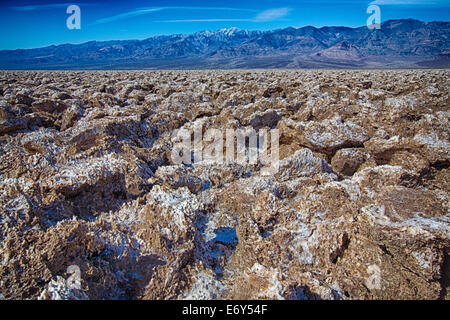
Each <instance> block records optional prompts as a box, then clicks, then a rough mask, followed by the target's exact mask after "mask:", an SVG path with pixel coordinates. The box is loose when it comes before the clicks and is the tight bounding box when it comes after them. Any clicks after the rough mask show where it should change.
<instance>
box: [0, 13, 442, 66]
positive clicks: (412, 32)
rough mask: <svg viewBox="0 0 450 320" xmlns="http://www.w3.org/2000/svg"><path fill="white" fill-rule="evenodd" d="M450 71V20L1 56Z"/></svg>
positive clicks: (90, 62) (33, 61) (71, 61)
mask: <svg viewBox="0 0 450 320" xmlns="http://www.w3.org/2000/svg"><path fill="white" fill-rule="evenodd" d="M422 67H426V68H430V67H431V68H448V67H450V22H439V21H435V22H421V21H418V20H413V19H405V20H389V21H386V22H384V23H382V25H381V29H379V30H377V29H374V30H370V29H368V28H367V27H360V28H348V27H322V28H316V27H312V26H307V27H303V28H294V27H289V28H285V29H278V30H271V31H249V30H241V29H237V28H228V29H221V30H217V31H201V32H197V33H194V34H189V35H183V34H176V35H168V36H157V37H151V38H148V39H145V40H121V41H102V42H98V41H91V42H86V43H83V44H76V45H72V44H63V45H58V46H55V45H53V46H49V47H44V48H37V49H26V50H25V49H18V50H3V51H0V69H213V68H214V69H233V68H249V69H250V68H422Z"/></svg>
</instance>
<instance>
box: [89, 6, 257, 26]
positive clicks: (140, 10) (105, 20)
mask: <svg viewBox="0 0 450 320" xmlns="http://www.w3.org/2000/svg"><path fill="white" fill-rule="evenodd" d="M163 10H202V11H205V10H209V11H214V10H215V11H240V12H258V10H255V9H246V8H227V7H182V6H178V7H151V8H138V9H135V10H132V11H128V12H125V13H121V14H118V15H115V16H110V17H106V18H102V19H99V20H96V21H95V22H94V23H92V24H93V25H96V24H103V23H109V22H113V21H118V20H123V19H127V18H130V17H136V16H141V15H144V14H148V13H152V12H157V11H163ZM222 20H223V19H222ZM169 21H170V22H181V21H182V20H165V22H169ZM186 21H188V20H186ZM194 21H195V22H196V21H197V20H195V19H194V20H192V22H194Z"/></svg>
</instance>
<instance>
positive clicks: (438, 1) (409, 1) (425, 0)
mask: <svg viewBox="0 0 450 320" xmlns="http://www.w3.org/2000/svg"><path fill="white" fill-rule="evenodd" d="M370 4H375V5H380V6H381V5H396V6H401V5H404V6H414V5H420V6H423V5H426V6H443V7H449V6H450V4H449V2H448V0H375V1H372V2H371V3H370Z"/></svg>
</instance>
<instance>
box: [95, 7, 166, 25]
mask: <svg viewBox="0 0 450 320" xmlns="http://www.w3.org/2000/svg"><path fill="white" fill-rule="evenodd" d="M161 10H164V8H148V9H137V10H134V11H129V12H125V13H121V14H118V15H115V16H111V17H107V18H103V19H99V20H96V21H95V22H94V23H92V24H93V25H96V24H103V23H108V22H113V21H118V20H123V19H127V18H131V17H137V16H141V15H143V14H147V13H151V12H157V11H161Z"/></svg>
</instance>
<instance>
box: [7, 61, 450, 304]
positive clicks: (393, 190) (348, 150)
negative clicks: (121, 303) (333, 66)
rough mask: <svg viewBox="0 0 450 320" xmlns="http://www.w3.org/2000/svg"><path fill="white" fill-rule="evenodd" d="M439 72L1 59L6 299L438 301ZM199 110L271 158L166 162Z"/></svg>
mask: <svg viewBox="0 0 450 320" xmlns="http://www.w3.org/2000/svg"><path fill="white" fill-rule="evenodd" d="M449 75H450V73H449V71H448V70H433V71H421V70H415V71H201V72H200V71H198V72H196V71H180V72H176V71H167V72H153V71H152V72H150V71H149V72H122V71H121V72H0V208H1V212H0V241H1V242H0V244H1V245H0V261H1V264H0V293H1V297H2V298H4V299H13V298H21V299H24V298H27V299H449V298H450V293H449V286H450V279H449V276H450V260H449V250H450V215H449V192H450V188H449V181H450V171H449V162H450V161H449V143H450V142H449V141H450V132H449V128H450V126H449V118H450V110H449V102H450V101H449ZM194 123H202V125H203V128H204V130H206V129H208V128H216V129H222V130H224V129H227V128H229V129H233V128H244V127H253V128H255V129H257V130H259V129H274V128H276V129H279V130H280V158H281V159H280V160H281V162H280V170H279V172H278V173H277V174H275V175H273V176H264V175H262V174H261V166H258V165H247V166H242V165H238V164H234V163H232V164H227V165H219V164H216V165H205V164H194V165H192V166H183V165H176V164H174V163H172V161H171V157H170V155H171V151H172V149H173V143H174V142H173V140H172V132H173V130H176V129H179V128H187V129H189V128H192V127H193V125H194ZM69 266H78V267H79V268H80V271H81V279H79V285H80V286H81V289H73V288H72V287H70V286H69V285H68V282H67V281H68V280H67V279H68V278H69V276H70V274H68V273H67V268H68V267H69Z"/></svg>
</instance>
